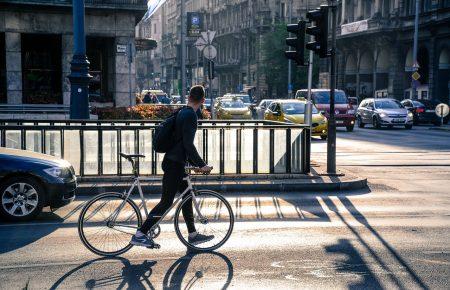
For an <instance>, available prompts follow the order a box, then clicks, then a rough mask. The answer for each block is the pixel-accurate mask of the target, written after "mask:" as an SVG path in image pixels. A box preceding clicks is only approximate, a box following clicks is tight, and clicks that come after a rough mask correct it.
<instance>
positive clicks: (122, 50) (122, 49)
mask: <svg viewBox="0 0 450 290" xmlns="http://www.w3.org/2000/svg"><path fill="white" fill-rule="evenodd" d="M116 52H117V53H126V52H127V45H126V44H118V45H117V46H116Z"/></svg>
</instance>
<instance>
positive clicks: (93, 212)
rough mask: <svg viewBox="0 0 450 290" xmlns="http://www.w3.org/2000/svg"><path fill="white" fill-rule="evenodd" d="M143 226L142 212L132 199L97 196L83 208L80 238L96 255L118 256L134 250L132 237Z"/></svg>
mask: <svg viewBox="0 0 450 290" xmlns="http://www.w3.org/2000/svg"><path fill="white" fill-rule="evenodd" d="M141 224H142V216H141V212H140V210H139V208H138V206H137V205H136V204H135V203H134V202H133V201H132V200H131V199H129V198H127V199H125V197H123V195H122V194H120V193H115V192H108V193H103V194H100V195H97V196H96V197H94V198H93V199H92V200H90V201H89V202H88V203H87V204H86V205H85V206H84V207H83V209H82V210H81V213H80V218H79V219H78V234H79V235H80V239H81V241H82V242H83V244H84V245H85V246H86V247H87V248H88V249H89V250H90V251H92V252H93V253H95V254H97V255H100V256H107V257H110V256H117V255H121V254H123V253H125V252H126V251H128V250H129V249H131V247H132V245H131V244H130V240H131V236H132V235H133V234H134V233H135V232H136V229H137V228H138V227H140V226H141Z"/></svg>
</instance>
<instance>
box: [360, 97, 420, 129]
mask: <svg viewBox="0 0 450 290" xmlns="http://www.w3.org/2000/svg"><path fill="white" fill-rule="evenodd" d="M413 117H414V116H413V114H412V113H411V112H409V111H408V110H407V109H405V108H404V107H403V105H402V104H401V103H400V102H399V101H397V100H394V99H388V98H382V99H365V100H363V101H362V102H361V104H360V105H359V107H358V111H357V112H356V119H357V123H358V127H359V128H364V126H365V125H366V124H372V125H373V127H374V128H377V129H379V128H381V126H387V127H388V128H392V127H394V126H404V127H405V128H406V129H411V128H412V126H413Z"/></svg>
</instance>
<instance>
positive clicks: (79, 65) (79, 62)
mask: <svg viewBox="0 0 450 290" xmlns="http://www.w3.org/2000/svg"><path fill="white" fill-rule="evenodd" d="M68 78H69V80H70V118H71V119H89V80H90V79H91V76H90V75H89V61H88V59H87V56H86V35H85V33H84V0H73V58H72V61H71V62H70V75H69V76H68Z"/></svg>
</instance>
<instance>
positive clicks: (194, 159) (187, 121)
mask: <svg viewBox="0 0 450 290" xmlns="http://www.w3.org/2000/svg"><path fill="white" fill-rule="evenodd" d="M197 120H198V119H197V114H196V112H194V110H193V109H192V108H191V107H185V108H183V109H181V110H180V112H179V113H178V116H177V120H176V123H175V140H179V141H177V143H176V144H175V146H174V147H173V148H172V149H170V150H169V152H167V153H166V155H165V157H164V158H168V159H170V160H172V161H175V162H179V163H181V164H183V165H184V164H186V162H187V161H189V163H191V164H192V165H194V166H197V167H203V166H205V165H206V164H205V161H203V159H202V158H201V157H200V155H199V154H198V152H197V148H195V145H194V138H195V133H196V132H197Z"/></svg>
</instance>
